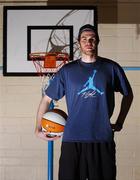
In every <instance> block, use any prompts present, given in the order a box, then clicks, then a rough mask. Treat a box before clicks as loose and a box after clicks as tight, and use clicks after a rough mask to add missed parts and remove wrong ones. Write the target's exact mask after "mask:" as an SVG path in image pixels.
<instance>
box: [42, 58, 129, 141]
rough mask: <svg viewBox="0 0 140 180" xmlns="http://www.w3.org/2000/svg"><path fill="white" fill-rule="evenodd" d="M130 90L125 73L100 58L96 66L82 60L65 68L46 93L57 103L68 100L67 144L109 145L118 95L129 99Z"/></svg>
mask: <svg viewBox="0 0 140 180" xmlns="http://www.w3.org/2000/svg"><path fill="white" fill-rule="evenodd" d="M129 90H130V85H129V82H128V80H127V78H126V75H125V73H124V71H123V69H122V68H121V67H120V66H119V65H118V64H117V63H116V62H114V61H112V60H108V59H105V58H102V57H97V60H96V61H95V62H94V63H85V62H83V61H81V60H80V59H79V60H76V61H73V62H71V63H69V64H66V65H65V66H63V67H62V68H61V69H60V70H59V72H58V73H57V74H56V76H55V78H54V79H53V80H52V82H51V83H50V85H49V87H48V88H47V90H46V92H45V93H46V95H47V96H49V97H51V98H52V99H54V100H59V99H61V98H62V97H63V96H64V95H65V96H66V103H67V108H68V119H67V123H66V126H65V130H64V134H63V141H65V142H108V141H111V140H112V138H113V132H112V129H111V126H110V117H111V116H112V114H113V110H114V92H115V91H116V92H120V93H121V94H123V95H126V96H127V95H128V93H129Z"/></svg>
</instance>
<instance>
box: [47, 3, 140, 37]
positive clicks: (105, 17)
mask: <svg viewBox="0 0 140 180" xmlns="http://www.w3.org/2000/svg"><path fill="white" fill-rule="evenodd" d="M47 4H48V5H57V6H61V5H75V6H78V5H80V6H85V5H88V6H90V5H93V6H97V10H98V23H100V24H136V34H137V35H140V13H139V11H140V1H139V0H135V2H134V1H133V0H125V1H124V0H120V1H119V2H118V0H107V1H104V0H98V1H97V0H83V1H82V2H81V0H67V1H65V0H48V2H47Z"/></svg>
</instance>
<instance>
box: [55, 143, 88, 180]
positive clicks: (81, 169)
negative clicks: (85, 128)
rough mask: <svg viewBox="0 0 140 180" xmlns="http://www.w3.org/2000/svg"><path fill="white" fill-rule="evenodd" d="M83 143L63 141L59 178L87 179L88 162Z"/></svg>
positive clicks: (66, 179)
mask: <svg viewBox="0 0 140 180" xmlns="http://www.w3.org/2000/svg"><path fill="white" fill-rule="evenodd" d="M85 162H86V161H85V155H84V146H83V144H82V143H73V142H62V147H61V156H60V160H59V180H86V172H87V171H86V170H87V169H86V167H85V166H86V163H85Z"/></svg>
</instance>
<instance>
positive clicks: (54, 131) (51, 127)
mask: <svg viewBox="0 0 140 180" xmlns="http://www.w3.org/2000/svg"><path fill="white" fill-rule="evenodd" d="M66 119H67V114H66V113H65V112H64V111H62V110H60V109H52V110H49V111H48V112H46V113H45V114H44V115H43V118H42V120H41V126H42V131H45V132H47V133H49V134H48V135H50V136H61V135H62V134H63V132H64V127H65V124H66Z"/></svg>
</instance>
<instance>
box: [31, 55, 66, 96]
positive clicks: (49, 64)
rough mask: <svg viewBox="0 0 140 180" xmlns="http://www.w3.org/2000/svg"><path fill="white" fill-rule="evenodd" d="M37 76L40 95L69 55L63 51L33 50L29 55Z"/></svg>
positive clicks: (43, 93)
mask: <svg viewBox="0 0 140 180" xmlns="http://www.w3.org/2000/svg"><path fill="white" fill-rule="evenodd" d="M29 57H30V59H31V60H32V62H33V64H34V67H35V69H36V72H37V74H38V76H40V77H41V84H42V96H44V95H45V90H46V89H47V87H48V85H49V84H50V82H51V80H52V79H53V78H54V76H55V74H56V73H57V72H58V71H59V69H60V68H61V67H62V66H63V65H64V64H66V63H68V62H69V56H68V54H67V53H63V52H53V53H46V52H35V53H31V54H30V55H29Z"/></svg>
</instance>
